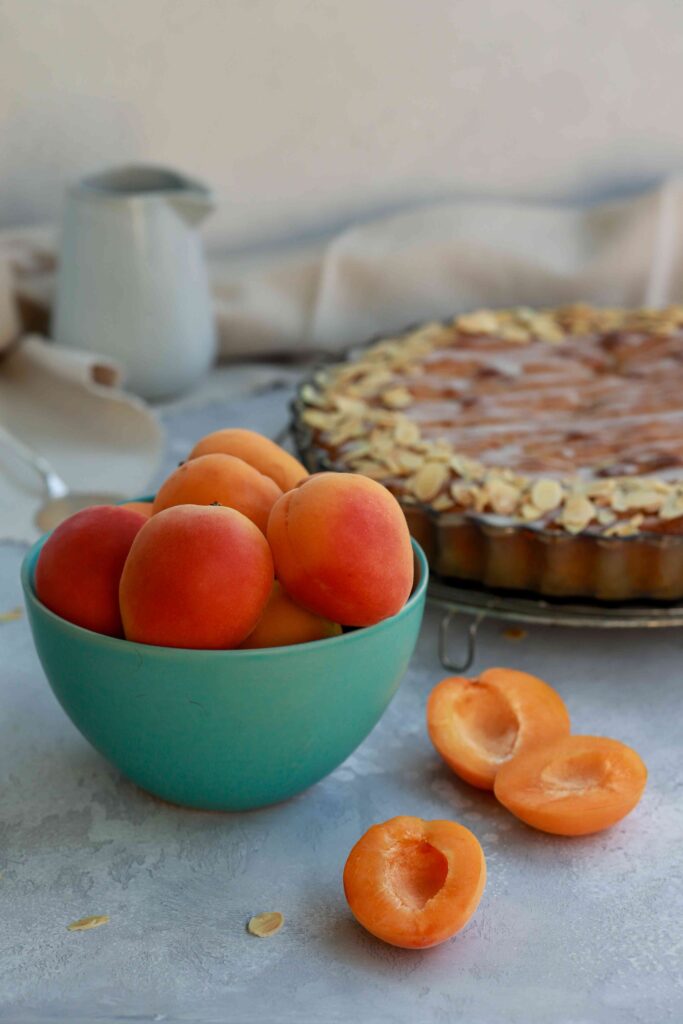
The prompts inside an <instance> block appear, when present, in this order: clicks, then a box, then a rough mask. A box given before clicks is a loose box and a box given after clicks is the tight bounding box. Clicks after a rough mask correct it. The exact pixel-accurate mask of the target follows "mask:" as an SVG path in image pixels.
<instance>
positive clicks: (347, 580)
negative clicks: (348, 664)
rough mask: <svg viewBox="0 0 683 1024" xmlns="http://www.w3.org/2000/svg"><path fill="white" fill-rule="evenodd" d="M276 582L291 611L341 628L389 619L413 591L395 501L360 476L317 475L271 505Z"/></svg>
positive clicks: (400, 515)
mask: <svg viewBox="0 0 683 1024" xmlns="http://www.w3.org/2000/svg"><path fill="white" fill-rule="evenodd" d="M268 541H269V543H270V546H271V548H272V551H273V558H274V560H275V571H276V575H277V577H278V579H279V580H280V582H281V583H282V585H283V586H284V588H285V589H286V591H287V592H288V594H289V595H290V597H292V599H293V600H294V601H296V602H297V604H300V605H302V606H303V607H304V608H308V610H309V611H312V612H315V614H316V615H322V616H324V617H325V618H327V619H331V620H332V621H333V622H339V623H341V624H342V625H344V626H371V625H373V624H374V623H376V622H380V620H382V619H386V618H388V617H389V616H390V615H395V614H396V612H398V611H400V609H401V608H402V607H403V605H404V604H405V602H406V601H407V599H408V596H409V594H410V590H411V587H412V584H413V551H412V547H411V544H410V534H409V532H408V525H407V523H406V520H405V516H404V515H403V512H402V511H401V506H400V505H399V504H398V502H397V501H396V498H394V496H393V495H392V494H390V493H389V491H388V490H387V489H386V488H385V487H382V485H381V484H378V483H377V482H376V481H375V480H370V479H369V478H368V477H364V476H360V475H356V474H351V473H318V474H316V475H315V476H311V477H309V478H308V479H307V480H304V482H303V483H302V484H299V486H298V487H295V488H294V490H291V491H288V492H287V493H286V494H283V495H282V497H281V498H279V499H278V500H277V501H276V503H275V505H274V506H273V510H272V512H271V514H270V519H269V521H268Z"/></svg>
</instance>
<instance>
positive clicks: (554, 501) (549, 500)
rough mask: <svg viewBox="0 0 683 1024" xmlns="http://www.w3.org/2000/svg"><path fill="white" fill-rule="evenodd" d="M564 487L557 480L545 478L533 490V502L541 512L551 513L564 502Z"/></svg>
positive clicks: (537, 482) (538, 481)
mask: <svg viewBox="0 0 683 1024" xmlns="http://www.w3.org/2000/svg"><path fill="white" fill-rule="evenodd" d="M562 496H563V490H562V485H561V484H559V483H558V482H557V480H551V479H550V478H549V477H543V478H542V479H541V480H537V481H536V483H535V484H534V485H533V487H532V488H531V500H532V502H533V504H534V505H535V506H536V508H540V510H541V512H551V511H552V510H553V509H554V508H557V506H558V505H559V504H560V502H561V501H562Z"/></svg>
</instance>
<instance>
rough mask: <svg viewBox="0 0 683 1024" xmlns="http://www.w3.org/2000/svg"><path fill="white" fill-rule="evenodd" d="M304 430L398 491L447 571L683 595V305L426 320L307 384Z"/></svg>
mask: <svg viewBox="0 0 683 1024" xmlns="http://www.w3.org/2000/svg"><path fill="white" fill-rule="evenodd" d="M294 431H295V436H296V439H297V444H298V447H299V451H300V454H301V457H302V459H303V460H304V462H305V463H306V465H307V466H308V468H309V469H312V470H317V469H322V468H327V469H334V470H346V471H353V472H360V473H365V474H366V475H368V476H371V477H373V478H374V479H376V480H379V481H381V482H382V483H384V484H385V485H386V486H387V487H389V489H390V490H391V491H392V492H393V493H394V494H395V495H396V497H397V498H398V499H399V501H400V502H401V504H402V506H403V508H404V511H405V513H406V516H407V518H408V522H409V525H410V528H411V532H412V533H413V535H414V536H415V537H416V538H417V540H418V541H420V543H422V545H423V547H424V548H425V550H426V553H427V557H428V558H429V561H430V564H431V566H432V569H433V570H434V571H435V572H436V573H438V574H439V575H441V576H443V577H446V578H451V577H454V578H458V579H466V580H473V581H479V582H482V583H484V584H486V585H488V586H492V587H502V588H512V589H524V590H532V591H535V592H537V593H541V594H546V595H553V596H563V597H567V596H590V597H596V598H599V599H603V600H619V601H623V600H628V599H635V598H642V597H648V598H658V599H665V600H673V599H678V598H680V597H683V306H671V307H668V308H667V309H663V310H652V309H638V310H619V309H598V308H595V307H591V306H586V305H574V306H568V307H561V308H557V309H551V310H540V311H535V310H531V309H526V308H522V309H512V310H498V311H493V310H479V311H477V312H474V313H469V314H466V315H463V316H459V317H456V318H455V319H453V320H449V321H447V322H444V323H430V324H424V325H420V326H418V327H413V328H410V329H408V330H407V331H405V332H404V333H402V334H400V335H395V336H392V337H385V338H380V339H378V340H375V341H373V342H371V343H369V344H368V345H367V346H364V347H363V348H362V349H360V350H357V351H355V352H353V353H351V355H350V357H349V358H348V360H347V361H345V362H343V363H340V364H336V365H334V366H331V367H327V368H324V369H321V370H319V371H318V372H317V373H316V374H315V375H314V376H313V377H312V378H311V379H310V380H309V381H307V382H306V383H304V384H303V385H302V386H301V388H300V391H299V394H298V397H297V400H296V402H295V403H294Z"/></svg>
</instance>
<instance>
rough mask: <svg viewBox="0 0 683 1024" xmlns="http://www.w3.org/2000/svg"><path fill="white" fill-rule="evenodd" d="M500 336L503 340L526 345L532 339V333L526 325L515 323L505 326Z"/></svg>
mask: <svg viewBox="0 0 683 1024" xmlns="http://www.w3.org/2000/svg"><path fill="white" fill-rule="evenodd" d="M499 333H500V337H501V338H502V339H503V341H512V342H514V343H516V344H520V345H524V344H525V343H526V342H528V341H531V335H530V333H529V331H528V330H527V329H526V328H525V327H517V326H516V325H515V324H510V326H509V327H508V326H505V327H503V328H501V330H500V332H499Z"/></svg>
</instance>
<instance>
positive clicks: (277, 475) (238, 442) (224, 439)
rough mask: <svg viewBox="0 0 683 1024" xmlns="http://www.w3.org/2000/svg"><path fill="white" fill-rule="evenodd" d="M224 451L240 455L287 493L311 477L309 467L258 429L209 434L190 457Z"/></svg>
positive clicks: (230, 428)
mask: <svg viewBox="0 0 683 1024" xmlns="http://www.w3.org/2000/svg"><path fill="white" fill-rule="evenodd" d="M214 452H221V453H222V454H223V455H236V456H237V458H238V459H243V460H244V461H245V462H248V463H249V465H250V466H253V467H254V469H258V471H259V473H263V474H265V476H269V477H270V478H271V480H274V481H275V483H276V484H277V485H278V487H279V488H281V490H283V491H289V490H290V489H291V488H292V487H296V485H297V484H298V483H300V482H301V481H302V480H305V478H306V477H307V476H308V470H307V469H306V467H305V466H302V464H301V463H300V462H299V460H298V459H295V458H294V456H293V455H290V454H289V452H286V451H285V450H284V448H281V447H280V445H279V444H275V441H271V440H270V438H269V437H264V436H263V435H262V434H257V433H256V432H255V431H254V430H243V429H241V428H237V427H226V428H225V429H224V430H215V431H214V432H213V434H207V435H206V437H203V438H202V439H201V440H200V441H198V442H197V444H196V445H195V446H194V448H193V449H192V451H191V452H190V456H189V457H190V458H191V459H196V458H197V457H198V456H199V455H209V454H212V453H214Z"/></svg>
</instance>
